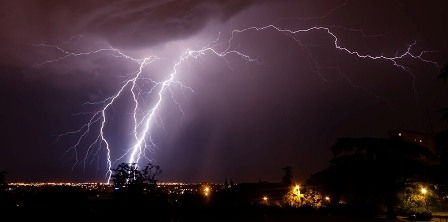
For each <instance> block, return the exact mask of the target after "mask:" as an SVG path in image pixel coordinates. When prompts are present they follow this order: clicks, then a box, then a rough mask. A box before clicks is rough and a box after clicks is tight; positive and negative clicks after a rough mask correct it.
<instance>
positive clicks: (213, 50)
mask: <svg viewBox="0 0 448 222" xmlns="http://www.w3.org/2000/svg"><path fill="white" fill-rule="evenodd" d="M339 7H342V5H341V6H339ZM325 16H328V15H325ZM318 18H321V17H318ZM336 28H339V27H324V26H313V27H308V28H303V29H289V28H284V27H281V26H280V25H276V23H273V24H268V25H266V26H252V27H246V28H243V29H232V30H230V32H229V36H227V38H225V39H224V40H223V39H222V36H221V35H219V37H218V38H216V39H214V40H212V41H209V42H206V43H205V44H203V46H202V47H200V48H196V49H194V48H187V49H186V50H184V52H183V53H182V54H181V55H179V57H178V58H177V59H174V61H175V62H174V63H173V64H172V66H171V69H170V70H171V71H170V72H168V73H166V74H165V75H164V76H165V78H164V80H162V81H156V80H154V79H150V78H148V77H147V75H146V74H145V70H146V68H147V67H148V66H151V65H154V64H155V63H156V62H157V61H158V60H161V59H164V58H160V57H158V56H153V55H152V56H147V57H144V58H135V57H132V56H130V55H128V54H126V53H125V52H123V51H121V50H120V49H117V48H114V47H112V46H109V47H104V48H99V49H96V50H92V51H85V52H73V51H69V50H66V49H64V48H63V47H61V46H57V45H49V44H37V45H35V46H36V47H44V48H51V49H53V50H56V51H58V52H59V53H60V54H61V56H59V57H56V58H54V59H49V60H45V61H43V62H40V63H38V64H36V66H44V65H47V64H50V63H57V62H60V61H62V60H67V59H70V58H73V57H85V56H91V55H95V54H98V55H109V56H112V57H114V58H119V59H123V60H126V61H129V62H132V63H134V64H136V67H137V68H136V69H135V71H133V72H131V73H128V74H127V75H126V76H127V79H126V80H125V81H123V82H122V85H121V87H120V88H119V89H118V90H117V92H116V93H115V94H113V95H112V96H110V97H108V98H106V99H104V100H102V101H100V102H95V103H92V102H89V103H86V104H87V105H99V106H100V107H101V108H100V109H99V110H98V111H95V112H89V113H79V114H89V115H90V119H89V120H88V121H87V123H85V124H84V125H82V126H81V127H80V128H78V129H77V130H73V131H70V132H66V133H63V134H60V135H58V140H59V138H60V137H63V136H68V135H80V136H79V137H78V138H79V139H78V140H77V142H76V143H75V144H74V145H73V146H71V147H69V149H68V150H67V152H69V151H73V152H74V156H75V158H76V160H75V164H74V165H73V167H75V166H76V165H78V164H79V163H80V162H82V163H83V165H84V167H85V165H86V162H87V160H88V156H90V155H99V154H98V153H99V150H100V149H105V150H106V159H107V173H106V178H107V182H108V183H109V181H110V178H111V174H112V172H111V168H112V166H113V165H114V164H115V163H116V162H117V161H120V160H122V159H123V158H127V162H129V163H139V162H140V161H141V159H142V158H145V159H147V160H150V158H149V157H148V155H147V154H146V153H147V152H150V151H152V150H153V149H154V148H155V147H156V143H155V142H154V140H153V138H152V136H151V130H152V129H153V128H154V127H155V125H156V124H157V120H156V118H157V116H158V115H161V114H160V110H161V109H162V106H163V104H164V102H165V100H167V99H172V101H174V102H175V104H176V105H177V106H178V108H179V110H180V111H181V112H183V111H182V108H181V104H180V103H179V102H178V101H177V100H176V99H175V96H174V92H173V90H172V89H173V87H180V88H182V89H187V90H189V91H191V92H194V90H193V89H192V88H190V87H189V86H187V85H185V84H184V83H182V82H180V81H179V80H178V76H179V75H182V65H183V64H184V63H185V62H186V61H188V60H192V59H198V58H200V57H204V56H215V57H217V58H220V59H222V60H223V61H225V62H226V63H227V65H228V68H229V69H232V66H231V58H230V57H231V56H233V57H232V58H234V57H236V58H239V59H241V60H242V61H246V62H250V63H259V64H260V61H259V59H257V58H254V56H253V55H249V54H248V53H245V52H243V51H240V50H238V44H237V41H238V40H237V39H238V36H241V35H244V34H245V33H248V32H258V33H259V34H263V33H266V32H276V33H280V34H284V36H285V38H287V39H291V40H292V41H295V42H296V43H297V45H298V47H299V48H300V49H301V50H302V51H303V52H304V53H306V55H308V57H309V58H310V61H311V62H310V63H309V64H310V68H311V69H312V71H313V72H315V73H316V74H318V75H319V76H320V77H321V78H322V79H323V80H324V81H325V78H324V77H323V75H322V72H323V70H325V69H335V70H337V72H338V73H339V74H340V75H342V76H343V77H344V78H345V79H346V80H347V81H348V82H349V83H350V84H351V85H352V86H354V87H357V88H360V89H362V90H366V91H368V89H366V88H363V87H361V86H358V85H356V84H355V83H353V82H352V81H351V80H350V79H349V78H348V76H347V75H346V74H345V73H343V72H342V71H341V70H340V69H339V68H338V67H323V66H320V65H319V63H318V60H317V59H315V57H314V56H313V53H312V50H311V49H310V47H309V46H307V45H306V44H303V43H302V42H301V40H300V36H299V34H311V33H313V34H323V35H327V36H328V37H330V39H331V42H330V43H331V45H332V46H333V47H334V48H335V49H337V50H339V51H340V52H342V53H345V54H347V55H350V56H353V57H354V58H358V59H365V60H382V61H386V62H389V63H390V64H391V65H392V66H395V67H396V68H397V69H399V70H402V71H404V72H407V73H409V74H410V75H411V76H412V77H413V78H414V79H415V76H414V71H413V70H412V69H411V68H409V67H407V66H405V65H403V64H402V63H401V62H400V61H401V60H403V59H412V60H417V61H419V62H424V63H430V64H432V65H435V66H436V67H440V65H439V64H437V63H436V62H434V61H431V60H428V59H425V55H426V54H427V53H432V51H419V52H417V53H415V52H413V51H414V48H415V46H416V44H417V42H412V43H410V44H409V45H408V47H407V48H406V50H404V51H402V52H399V51H398V50H397V52H396V53H395V54H394V55H385V54H379V55H371V54H366V53H362V52H360V51H357V50H355V49H350V48H349V47H347V46H344V45H342V44H340V43H339V42H340V40H339V39H338V36H337V35H336V34H335V32H334V31H333V29H336ZM347 30H350V29H347ZM351 31H356V32H362V30H354V29H351ZM362 33H363V32H362ZM79 38H80V37H76V38H73V39H71V40H70V41H69V42H74V40H76V42H77V41H78V40H79ZM223 45H224V47H223ZM219 49H221V50H219ZM140 81H149V82H151V83H152V86H151V87H149V90H143V89H142V88H143V87H142V86H141V85H139V82H140ZM414 81H415V80H414ZM414 84H415V83H414ZM414 91H415V93H416V94H417V91H416V90H415V85H414ZM124 93H130V95H131V97H132V101H131V102H132V104H133V106H132V112H131V113H132V117H133V118H132V119H133V120H132V121H133V123H132V125H133V131H132V136H133V141H134V142H133V145H131V146H129V148H127V149H125V150H124V152H123V154H122V155H119V157H118V158H117V159H114V160H113V159H112V155H111V154H112V152H113V147H112V145H111V144H110V142H109V139H108V138H107V137H106V135H105V129H106V127H107V123H108V121H109V116H108V110H110V109H112V106H113V104H114V103H115V102H116V100H117V99H118V98H119V97H121V96H123V94H124ZM143 93H146V94H151V95H154V96H155V99H154V101H152V105H151V107H149V108H145V107H144V106H143V105H142V102H144V99H143V98H142V97H143V96H142V94H143ZM371 95H373V96H375V97H378V96H376V95H375V94H373V93H371ZM378 98H379V97H378ZM146 102H150V101H146ZM95 125H98V126H99V127H98V128H99V130H98V132H97V136H96V137H95V139H94V140H93V142H91V143H90V146H89V147H88V148H87V151H86V152H85V154H84V155H83V158H82V160H80V158H79V156H80V155H79V153H78V151H77V150H78V148H79V146H80V144H81V143H82V142H83V141H84V140H86V139H87V137H88V135H89V134H90V133H91V131H93V129H94V128H93V126H95ZM95 147H96V149H95ZM94 153H95V154H94Z"/></svg>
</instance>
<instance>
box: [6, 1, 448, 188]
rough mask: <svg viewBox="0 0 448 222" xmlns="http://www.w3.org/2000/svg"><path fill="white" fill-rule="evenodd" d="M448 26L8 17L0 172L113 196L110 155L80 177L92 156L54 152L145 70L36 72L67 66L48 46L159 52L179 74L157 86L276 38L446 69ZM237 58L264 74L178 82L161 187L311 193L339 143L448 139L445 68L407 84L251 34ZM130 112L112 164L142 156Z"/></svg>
mask: <svg viewBox="0 0 448 222" xmlns="http://www.w3.org/2000/svg"><path fill="white" fill-rule="evenodd" d="M447 12H448V10H447V6H446V4H444V1H426V2H424V3H423V2H421V1H393V2H390V1H340V2H335V1H326V0H321V1H314V0H313V1H311V0H310V1H293V0H291V1H224V0H222V1H205V0H196V1H195V0H189V1H130V0H129V1H123V0H114V1H105V0H104V1H102V0H98V1H87V0H82V1H56V0H54V1H52V0H33V1H2V2H1V3H0V29H1V32H0V95H1V97H0V103H1V104H2V108H1V110H0V121H1V122H0V123H1V126H2V128H1V137H0V138H1V141H2V143H1V149H0V170H7V171H8V172H9V175H8V178H9V179H11V180H14V181H50V180H66V181H67V180H72V181H104V179H105V177H104V176H105V161H104V154H105V153H104V152H105V150H104V149H102V150H99V151H98V152H93V151H92V152H90V153H89V155H90V156H89V158H88V161H86V162H82V158H83V157H84V156H85V155H86V153H85V151H86V150H87V148H88V146H89V144H88V143H87V142H84V143H82V144H81V145H80V149H79V150H77V152H75V150H74V149H71V147H72V146H73V145H74V144H76V142H77V138H76V137H74V136H68V137H64V138H60V140H58V141H57V142H56V140H57V139H58V137H57V136H56V135H57V134H60V133H63V132H69V131H73V130H74V129H78V128H79V127H80V126H82V124H84V123H86V121H88V120H89V118H90V116H89V115H74V114H77V113H80V112H91V111H95V110H96V109H97V108H98V107H95V106H87V105H83V104H84V103H85V102H98V101H101V100H103V99H105V98H108V97H109V96H111V95H113V94H114V93H116V91H117V90H118V89H119V87H120V84H122V83H123V80H124V77H125V76H127V75H129V73H132V72H134V71H135V70H136V68H137V66H136V64H135V63H132V62H129V60H124V59H119V58H116V57H114V56H111V54H110V53H109V54H108V53H99V54H95V55H85V56H80V57H68V58H66V59H63V60H60V61H58V62H54V63H47V64H43V65H41V66H33V65H35V64H38V63H41V62H42V61H45V60H52V59H55V58H60V57H61V56H64V55H66V54H63V53H62V52H61V51H58V50H56V49H55V48H51V47H42V46H37V45H36V44H51V45H59V46H63V47H64V49H66V50H73V51H75V52H85V51H87V50H94V49H98V48H99V47H107V46H108V44H111V45H113V46H114V47H117V48H120V49H122V50H125V51H126V52H128V53H134V54H133V55H139V56H143V55H144V56H147V55H146V54H144V53H145V52H146V51H145V50H146V49H151V50H150V51H151V54H156V55H159V53H160V54H162V55H163V56H165V55H166V56H167V58H168V59H164V60H161V61H158V62H157V63H154V64H151V65H149V66H148V67H147V68H146V69H145V74H148V75H150V77H151V78H160V76H162V77H164V74H165V73H167V72H169V71H171V69H172V65H173V62H175V61H176V59H177V58H178V56H179V55H178V53H180V52H182V51H184V50H186V48H191V47H193V48H194V47H202V46H204V45H203V44H205V43H204V42H205V41H211V40H214V39H216V38H217V37H218V36H219V32H221V38H220V40H221V42H220V43H222V44H224V45H223V46H221V47H226V45H225V43H227V42H226V40H227V39H226V38H229V30H230V29H232V28H237V29H243V28H246V27H249V26H264V25H267V24H272V23H275V24H276V25H278V26H281V27H285V28H291V29H294V28H309V27H312V26H325V27H330V28H331V30H332V31H333V32H334V33H335V34H337V36H338V43H339V44H341V45H342V46H344V47H347V48H349V49H351V50H357V51H359V52H360V53H361V54H368V53H372V54H374V55H380V54H382V53H384V54H385V55H387V56H393V55H395V54H396V53H397V54H400V53H403V52H404V51H405V50H406V49H407V47H408V45H409V44H412V43H414V42H416V43H417V45H416V46H415V47H414V48H413V49H412V52H413V53H418V52H420V51H423V50H428V51H430V52H427V53H424V56H423V58H425V59H428V60H431V61H435V62H437V63H439V64H443V63H445V62H447V61H448V40H447V39H448V38H447V36H448V34H447V30H448V19H447V16H446V14H447ZM292 37H294V38H295V39H294V38H292ZM190 44H191V45H190ZM231 46H232V47H235V49H238V50H240V51H242V52H244V53H247V54H248V55H251V56H253V57H256V58H258V59H259V61H260V62H259V63H247V62H246V61H244V60H242V59H241V58H240V57H238V56H233V57H229V60H228V61H225V60H222V59H219V58H217V57H216V56H215V57H213V56H210V55H206V56H204V57H201V58H200V59H196V60H195V59H192V60H189V61H187V62H185V64H184V65H183V66H182V67H179V71H180V72H181V74H180V75H178V78H179V80H180V81H182V82H184V83H185V84H186V85H188V86H190V87H191V88H192V89H193V91H190V90H187V89H185V88H178V87H173V89H172V90H173V91H172V92H173V96H174V98H175V101H173V100H168V101H167V102H166V103H165V104H164V108H163V109H161V112H160V114H159V115H158V124H157V126H156V127H155V128H154V129H153V132H152V133H153V137H152V139H153V140H154V142H155V143H156V144H157V148H155V149H154V152H153V153H151V154H148V156H149V158H150V159H153V160H154V161H155V163H157V164H159V165H160V166H161V167H162V169H163V174H162V175H161V177H162V178H161V180H167V181H185V182H200V181H206V180H208V181H213V182H223V181H224V180H225V179H226V178H233V180H234V181H236V182H253V181H258V180H259V179H261V180H268V181H272V182H276V181H279V180H280V179H281V177H282V173H283V172H282V170H281V168H282V167H284V166H286V165H291V166H292V167H293V171H294V176H295V179H296V180H297V181H302V182H303V181H304V180H305V179H306V178H307V177H308V176H309V175H310V174H311V173H313V172H316V171H317V170H320V169H322V168H324V167H326V166H327V165H328V164H329V160H330V158H331V153H330V152H329V150H328V147H329V146H330V145H332V144H333V143H334V142H335V141H336V139H337V138H338V137H349V136H352V137H364V136H372V137H384V136H387V131H388V130H391V129H396V128H405V129H410V130H415V131H420V132H429V131H430V123H429V120H428V118H429V119H431V121H432V122H431V123H432V125H433V128H434V130H435V131H437V130H440V129H443V128H445V127H446V125H445V124H444V123H443V122H441V121H439V118H440V113H439V110H440V108H442V107H444V106H447V101H448V93H447V87H446V85H444V84H443V82H442V81H440V80H437V78H436V76H437V74H438V71H439V67H437V66H435V65H434V64H433V63H426V62H422V61H419V60H417V59H413V58H410V57H407V58H405V59H403V60H400V61H399V62H400V64H402V65H406V66H408V67H410V68H411V70H412V72H411V73H409V72H406V71H404V70H402V69H400V68H398V67H396V66H394V65H393V63H392V62H391V61H384V60H369V59H360V58H357V57H356V56H355V55H350V54H348V53H346V52H343V51H341V50H337V49H335V48H334V39H333V37H332V36H331V35H328V33H326V32H324V31H312V32H309V33H301V34H298V35H285V34H284V33H278V32H275V31H274V30H272V29H268V30H264V31H259V32H254V31H248V32H245V33H240V34H237V35H235V36H234V39H233V42H232V45H231ZM217 48H219V46H218V47H217ZM227 62H229V63H227ZM228 65H231V68H232V69H229V67H228ZM160 73H161V74H160ZM140 86H141V87H142V89H143V86H144V84H143V85H140ZM146 86H149V84H147V85H146ZM170 96H171V95H168V94H167V97H170ZM130 101H131V97H130V95H129V94H125V95H124V96H123V97H122V98H120V99H119V100H118V101H117V103H116V104H114V107H113V109H111V110H110V111H109V113H108V114H109V116H111V117H113V120H114V121H113V122H110V125H109V126H110V127H109V128H107V130H106V135H107V136H108V138H109V139H110V142H111V144H112V145H111V146H112V149H113V151H114V152H113V153H112V156H113V157H115V158H116V157H118V156H120V155H121V153H120V152H121V151H122V150H123V149H126V148H129V146H130V145H129V143H130V141H129V134H130V131H131V130H132V127H131V126H130V123H129V119H130V115H129V112H130V111H129V109H128V108H129V107H130V105H131V102H130ZM178 105H180V106H181V109H179V106H178ZM428 114H429V115H428ZM95 130H97V129H92V132H93V131H95ZM95 132H97V131H95ZM91 137H92V138H93V139H94V137H95V135H94V134H92V135H91ZM89 138H90V137H89ZM92 138H90V139H92ZM73 166H75V167H73Z"/></svg>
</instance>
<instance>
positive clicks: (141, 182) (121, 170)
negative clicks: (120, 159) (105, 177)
mask: <svg viewBox="0 0 448 222" xmlns="http://www.w3.org/2000/svg"><path fill="white" fill-rule="evenodd" d="M112 172H113V173H112V176H111V177H112V181H113V183H114V187H116V188H117V189H124V190H126V191H137V192H141V191H143V190H144V189H145V188H146V189H150V190H151V189H154V188H155V185H156V183H157V180H156V176H157V175H159V174H161V173H162V170H161V169H160V166H158V165H154V164H153V163H148V164H147V165H146V167H145V168H144V169H142V170H140V169H139V168H138V165H137V164H136V163H121V164H119V165H118V166H117V168H115V169H112Z"/></svg>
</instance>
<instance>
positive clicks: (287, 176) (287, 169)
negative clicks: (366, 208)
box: [282, 166, 292, 186]
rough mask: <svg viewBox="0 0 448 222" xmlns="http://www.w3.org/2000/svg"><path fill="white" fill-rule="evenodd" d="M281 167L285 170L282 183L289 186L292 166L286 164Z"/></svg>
mask: <svg viewBox="0 0 448 222" xmlns="http://www.w3.org/2000/svg"><path fill="white" fill-rule="evenodd" d="M282 169H283V170H284V171H285V175H284V176H283V177H282V183H283V184H285V185H288V186H290V185H291V184H292V167H291V166H286V167H283V168H282Z"/></svg>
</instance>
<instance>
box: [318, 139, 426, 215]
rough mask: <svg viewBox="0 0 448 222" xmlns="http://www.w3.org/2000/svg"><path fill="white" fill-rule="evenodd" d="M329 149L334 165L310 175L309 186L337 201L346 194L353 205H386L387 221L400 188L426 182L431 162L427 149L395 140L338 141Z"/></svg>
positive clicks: (392, 213)
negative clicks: (325, 190)
mask: <svg viewBox="0 0 448 222" xmlns="http://www.w3.org/2000/svg"><path fill="white" fill-rule="evenodd" d="M330 149H331V151H332V153H333V155H334V156H333V159H332V163H333V165H332V166H330V167H329V168H327V169H325V170H323V171H321V172H319V173H317V174H315V175H313V177H312V178H310V180H309V183H311V184H313V183H316V184H317V185H324V186H326V187H327V188H330V190H329V191H330V192H332V193H333V195H334V196H333V197H332V199H334V200H336V201H339V198H340V197H341V195H342V194H345V195H346V196H351V201H352V202H356V203H363V204H369V205H372V206H374V205H378V204H380V203H385V204H386V207H387V216H388V217H389V218H394V217H396V214H395V210H394V206H395V199H396V194H397V192H398V190H399V189H400V188H401V186H402V185H403V184H404V183H405V181H407V180H409V179H417V180H421V179H425V178H424V176H425V172H426V169H427V167H428V166H429V165H430V164H431V163H432V162H431V160H433V159H434V156H433V154H432V153H431V152H430V151H429V150H428V149H426V148H424V147H421V146H419V145H418V144H416V143H410V142H406V141H403V140H398V139H383V138H340V139H339V140H338V141H337V142H336V143H335V144H334V145H333V146H332V147H331V148H330ZM358 206H359V205H358Z"/></svg>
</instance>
